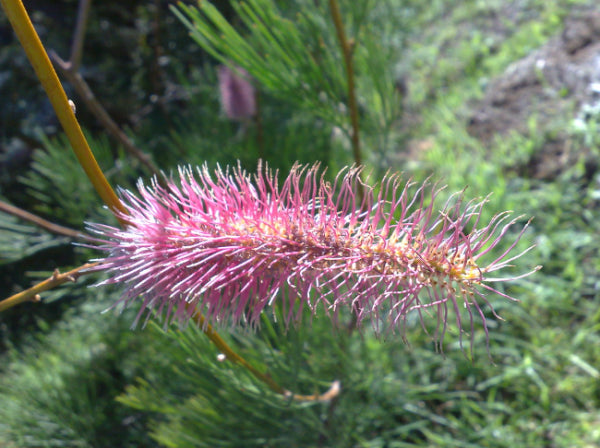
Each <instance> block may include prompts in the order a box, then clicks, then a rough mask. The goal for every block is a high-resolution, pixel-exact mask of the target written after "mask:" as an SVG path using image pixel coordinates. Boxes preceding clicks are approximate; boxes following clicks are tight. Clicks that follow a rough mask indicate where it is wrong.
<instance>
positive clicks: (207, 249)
mask: <svg viewBox="0 0 600 448" xmlns="http://www.w3.org/2000/svg"><path fill="white" fill-rule="evenodd" d="M360 174H361V168H356V167H351V168H348V169H346V170H344V171H342V172H341V173H339V174H338V175H337V177H336V178H335V180H334V181H333V182H332V183H329V182H327V181H326V179H325V177H324V174H323V172H322V171H321V170H320V169H319V166H318V165H313V166H302V165H296V166H294V167H293V168H292V170H291V171H290V173H289V174H288V175H287V176H286V178H285V179H284V180H283V181H282V183H281V184H279V183H278V179H277V177H278V174H277V172H274V171H272V170H270V169H269V168H267V167H262V166H260V165H259V168H258V171H257V173H256V174H255V175H254V176H252V175H250V174H248V173H246V172H245V171H244V170H243V169H242V168H240V167H239V166H238V167H237V168H226V169H225V170H223V169H220V168H217V169H216V170H215V171H214V172H213V173H211V172H210V170H209V169H208V167H207V166H202V167H199V168H198V169H197V172H196V173H194V170H193V169H192V168H191V167H186V168H180V169H179V180H178V181H175V180H171V181H169V183H168V185H167V186H166V187H162V186H160V185H159V184H158V182H156V181H153V182H152V184H151V186H149V187H148V186H146V185H144V184H143V182H142V181H140V182H139V183H138V191H139V196H136V195H135V194H134V193H132V192H130V191H127V190H121V191H120V196H121V199H122V202H123V204H124V206H125V208H126V209H127V211H128V214H127V215H126V216H120V218H123V219H126V220H127V222H129V223H130V225H129V226H128V227H127V228H125V229H119V228H115V227H110V226H106V225H100V224H90V225H89V228H90V230H91V231H93V232H95V233H96V234H98V235H99V237H98V238H97V239H95V244H96V247H97V248H98V249H100V250H102V251H105V252H107V255H106V256H105V257H104V258H101V259H99V260H98V261H99V262H100V266H99V269H102V270H105V271H107V272H108V273H109V276H110V277H109V278H108V279H107V280H106V281H104V282H102V284H123V285H125V286H126V289H125V292H124V293H123V296H122V299H121V302H122V303H123V304H124V305H125V306H127V305H129V304H130V303H131V302H133V301H141V307H140V312H139V314H138V319H139V318H140V317H141V316H142V315H143V314H144V313H145V312H153V313H154V314H155V315H158V316H162V317H163V318H164V319H165V322H167V323H170V322H172V321H176V322H178V323H180V324H185V323H186V322H187V321H189V319H190V317H191V316H192V314H193V313H195V312H197V311H200V312H202V313H204V315H205V317H206V319H207V322H221V323H223V322H229V323H232V324H236V323H239V322H242V321H243V322H247V323H248V324H250V325H255V324H257V323H258V322H259V317H260V315H261V313H262V312H263V311H264V310H265V308H266V307H267V306H268V305H270V304H272V303H273V302H274V301H275V300H281V301H283V303H284V304H285V309H286V316H285V319H286V324H289V323H290V322H293V321H295V320H297V319H298V318H299V316H301V314H302V312H301V310H302V309H303V308H308V309H309V310H310V311H312V312H313V313H314V312H316V311H317V310H318V309H325V310H326V312H327V314H328V315H329V316H331V317H333V318H334V320H335V319H336V316H337V315H338V312H339V310H340V309H343V308H347V309H348V312H349V313H355V314H356V315H355V319H356V323H357V324H358V325H360V324H361V323H363V322H364V321H365V320H366V319H370V320H371V321H372V323H373V325H374V327H375V328H379V326H380V324H381V322H387V323H389V324H390V327H391V328H392V329H400V330H401V331H402V332H403V331H404V326H405V323H406V318H407V315H409V314H410V313H412V312H418V313H419V314H420V313H421V312H423V311H430V310H431V312H432V313H435V314H437V316H438V318H437V324H436V325H437V327H436V328H437V329H436V331H435V334H434V338H435V339H436V341H437V342H438V344H440V346H441V342H442V340H443V338H444V335H445V333H446V326H447V321H448V319H449V315H450V314H451V312H452V311H453V312H454V313H455V317H454V320H455V321H456V323H457V325H458V327H459V329H461V332H462V327H463V322H462V320H463V318H462V317H461V315H462V313H461V308H462V307H464V308H466V310H467V313H468V316H469V329H470V330H471V333H473V332H472V329H473V315H474V314H475V315H478V316H479V317H480V318H481V319H482V320H483V325H484V329H485V332H486V336H487V331H488V330H487V326H486V325H485V315H484V313H483V311H482V307H481V305H480V304H486V306H490V305H489V302H488V301H487V299H486V296H485V292H490V291H491V292H497V293H499V294H501V295H502V296H504V297H508V296H507V295H506V294H504V293H500V292H499V291H497V290H496V289H494V288H493V287H491V286H490V285H489V283H490V282H493V281H496V280H510V278H508V279H489V280H488V278H487V274H488V273H491V272H494V271H497V270H499V269H502V268H504V267H507V266H508V263H510V261H512V260H514V259H515V258H518V257H519V256H520V255H522V254H518V255H516V256H512V255H511V256H510V257H509V254H510V253H511V251H512V250H513V249H514V247H515V245H516V244H517V242H518V240H519V238H520V237H521V236H522V235H523V232H524V231H525V228H526V227H527V224H526V225H525V226H524V227H523V229H522V230H521V231H520V233H519V234H518V235H517V237H516V238H515V240H513V241H511V243H510V244H509V248H508V249H507V250H505V251H504V253H503V254H502V255H501V256H500V257H498V258H496V259H495V260H493V261H492V262H491V263H489V264H487V265H486V266H481V265H480V264H479V261H480V259H481V257H482V256H484V255H486V254H488V253H489V252H490V251H491V250H492V249H493V248H494V247H495V246H497V245H498V244H499V243H500V242H501V241H502V242H503V238H504V237H505V235H506V234H507V233H508V231H509V229H511V228H512V226H513V225H514V224H515V222H516V221H517V220H518V219H520V217H517V218H515V219H510V213H508V212H505V213H500V214H498V215H496V216H494V217H493V218H492V219H491V220H490V222H488V223H487V224H486V225H484V226H480V218H481V209H482V207H483V205H484V203H485V202H486V200H485V199H483V200H481V201H478V202H477V201H475V202H469V203H467V204H463V193H459V194H457V195H454V196H453V197H451V199H450V200H449V201H448V202H447V203H446V204H445V205H444V206H443V207H442V208H441V210H437V209H436V208H435V202H436V201H435V199H436V196H437V195H438V193H439V192H440V189H439V188H436V187H435V186H434V187H431V186H429V185H427V184H426V183H425V184H421V185H418V184H415V183H412V182H402V179H401V177H400V176H398V175H394V174H390V175H387V176H385V178H384V179H383V180H382V181H381V182H380V183H379V184H376V185H375V186H372V185H369V184H368V183H365V182H363V181H362V180H361V177H360ZM359 191H360V193H359ZM531 272H533V271H531ZM284 292H285V293H284ZM508 298H509V299H510V298H511V297H508ZM492 313H493V309H492ZM420 318H421V319H423V316H422V314H420ZM136 323H137V320H136ZM461 334H462V333H461ZM461 344H462V342H461Z"/></svg>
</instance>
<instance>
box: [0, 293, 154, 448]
mask: <svg viewBox="0 0 600 448" xmlns="http://www.w3.org/2000/svg"><path fill="white" fill-rule="evenodd" d="M92 291H93V292H92ZM106 292H108V291H106ZM78 296H79V297H80V299H81V300H83V297H84V296H87V297H88V299H87V300H86V301H85V302H84V303H80V304H79V305H75V306H72V308H71V311H70V312H69V313H67V315H66V316H65V319H64V320H63V321H62V322H61V323H59V324H57V325H55V326H54V327H53V328H51V329H50V328H46V329H45V331H43V332H42V333H40V334H39V335H38V336H37V337H35V339H33V338H32V340H31V341H30V343H29V344H28V347H26V348H24V349H22V350H21V349H17V348H14V349H12V350H11V352H10V354H9V355H6V356H5V361H6V363H5V364H4V365H3V367H2V371H1V373H2V377H1V378H0V400H1V401H2V406H1V407H0V444H1V445H2V446H19V447H90V448H92V447H93V448H100V447H106V448H108V447H115V446H122V447H126V446H131V447H137V446H140V444H143V445H144V446H148V445H146V443H147V442H148V441H147V440H146V436H145V435H144V432H143V418H142V416H140V415H139V414H136V413H135V412H132V411H131V410H130V409H128V408H125V407H123V406H120V405H119V404H118V403H116V402H115V398H116V396H117V395H118V394H119V393H121V391H122V387H123V383H127V382H129V381H133V377H134V376H135V375H136V374H137V373H138V372H139V371H140V367H141V365H143V364H141V363H139V364H138V362H139V360H140V358H142V359H148V358H149V357H152V356H155V355H156V352H155V351H153V349H156V347H153V345H152V344H148V342H151V341H150V340H149V338H148V335H147V334H145V333H133V332H131V331H129V330H128V329H127V326H128V325H129V322H130V318H131V317H129V318H128V319H127V320H125V319H115V318H114V317H113V316H110V315H104V316H102V315H100V314H99V313H100V311H102V310H103V308H105V307H106V306H107V305H106V304H107V303H109V302H108V301H109V300H110V299H109V298H108V297H107V295H106V293H105V292H103V291H102V290H98V289H94V290H88V292H87V293H86V290H85V287H84V288H81V287H80V288H79V291H78ZM44 327H47V326H45V325H43V324H42V328H44ZM144 355H145V356H144Z"/></svg>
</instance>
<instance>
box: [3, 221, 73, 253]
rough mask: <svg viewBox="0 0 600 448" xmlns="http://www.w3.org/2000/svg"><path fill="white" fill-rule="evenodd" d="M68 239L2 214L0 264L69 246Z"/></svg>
mask: <svg viewBox="0 0 600 448" xmlns="http://www.w3.org/2000/svg"><path fill="white" fill-rule="evenodd" d="M68 242H69V239H68V238H65V237H56V236H53V235H50V234H49V233H47V232H44V231H41V230H40V229H38V228H36V227H34V226H31V225H27V224H23V223H22V222H20V221H19V220H18V219H17V218H15V217H14V216H11V215H8V214H6V213H0V263H2V264H4V263H11V262H15V261H18V260H21V259H23V258H27V257H29V256H31V255H34V254H36V253H37V252H40V251H43V250H45V249H49V248H51V247H56V246H60V245H63V244H67V243H68Z"/></svg>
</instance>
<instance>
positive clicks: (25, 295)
mask: <svg viewBox="0 0 600 448" xmlns="http://www.w3.org/2000/svg"><path fill="white" fill-rule="evenodd" d="M97 265H98V263H86V264H84V265H83V266H79V267H78V268H75V269H72V270H70V271H69V272H65V273H64V274H61V273H60V272H58V269H55V270H54V273H53V274H52V276H51V277H50V278H48V279H46V280H44V281H43V282H41V283H38V284H37V285H35V286H32V287H31V288H29V289H26V290H25V291H21V292H20V293H18V294H15V295H14V296H11V297H9V298H8V299H4V300H2V301H1V302H0V312H2V311H5V310H7V309H9V308H12V307H13V306H15V305H19V304H21V303H24V302H40V301H41V297H40V293H42V292H44V291H48V290H49V289H52V288H56V287H57V286H59V285H62V284H63V283H67V282H75V281H76V280H77V279H78V278H79V277H81V276H82V275H85V274H87V273H88V271H87V270H89V269H91V268H93V267H95V266H97Z"/></svg>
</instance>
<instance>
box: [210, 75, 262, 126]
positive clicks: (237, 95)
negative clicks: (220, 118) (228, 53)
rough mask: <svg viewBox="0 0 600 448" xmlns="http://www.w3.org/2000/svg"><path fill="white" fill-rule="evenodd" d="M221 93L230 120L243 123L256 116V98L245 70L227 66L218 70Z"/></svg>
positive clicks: (222, 102) (224, 108)
mask: <svg viewBox="0 0 600 448" xmlns="http://www.w3.org/2000/svg"><path fill="white" fill-rule="evenodd" d="M217 77H218V78H219V93H220V94H221V104H222V106H223V110H224V111H225V115H227V118H229V119H230V120H238V121H243V120H247V119H249V118H251V117H253V116H254V115H256V96H255V92H254V87H253V86H252V84H251V83H250V80H249V75H248V72H247V71H246V70H244V69H243V68H239V67H236V69H235V70H233V69H231V68H229V67H228V66H226V65H222V66H220V67H219V68H218V71H217Z"/></svg>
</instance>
